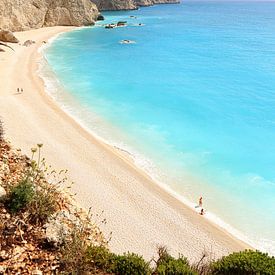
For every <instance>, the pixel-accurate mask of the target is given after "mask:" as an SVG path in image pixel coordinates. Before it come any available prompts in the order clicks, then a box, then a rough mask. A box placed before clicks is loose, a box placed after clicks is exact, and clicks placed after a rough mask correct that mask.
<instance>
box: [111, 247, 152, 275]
mask: <svg viewBox="0 0 275 275" xmlns="http://www.w3.org/2000/svg"><path fill="white" fill-rule="evenodd" d="M114 261H115V262H114V267H113V270H112V271H113V273H115V274H118V275H120V274H123V275H147V274H151V270H150V267H149V263H147V262H146V261H145V260H144V259H143V258H142V257H141V256H139V255H137V254H134V253H129V252H128V253H127V254H124V255H118V256H116V257H115V259H114Z"/></svg>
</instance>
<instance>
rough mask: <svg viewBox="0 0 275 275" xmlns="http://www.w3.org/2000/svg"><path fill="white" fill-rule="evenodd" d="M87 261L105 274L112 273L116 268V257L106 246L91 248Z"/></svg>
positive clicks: (89, 248)
mask: <svg viewBox="0 0 275 275" xmlns="http://www.w3.org/2000/svg"><path fill="white" fill-rule="evenodd" d="M85 259H86V262H87V261H88V262H89V263H90V265H92V266H93V267H95V268H97V269H100V270H104V271H105V272H112V270H114V268H115V261H116V256H115V254H113V253H111V252H110V251H109V250H108V249H107V248H106V247H104V246H93V245H92V246H89V247H88V248H87V250H86V257H85Z"/></svg>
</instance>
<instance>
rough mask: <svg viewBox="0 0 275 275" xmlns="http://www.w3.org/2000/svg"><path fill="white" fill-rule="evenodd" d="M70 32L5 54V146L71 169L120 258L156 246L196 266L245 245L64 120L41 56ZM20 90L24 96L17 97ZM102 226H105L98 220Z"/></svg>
mask: <svg viewBox="0 0 275 275" xmlns="http://www.w3.org/2000/svg"><path fill="white" fill-rule="evenodd" d="M69 30H72V28H70V27H53V28H44V29H40V30H31V31H26V32H21V33H17V34H16V36H17V37H18V38H19V40H20V41H21V43H23V42H24V41H25V40H27V39H32V40H34V41H36V44H34V45H32V46H30V47H23V46H20V45H18V44H17V45H14V44H13V45H12V46H13V47H14V49H15V52H12V51H11V50H9V49H6V52H5V53H0V116H1V117H2V120H3V121H4V127H5V131H6V138H7V139H9V140H10V141H11V142H12V143H13V145H14V146H16V147H19V148H21V149H22V150H23V152H25V153H28V154H29V152H30V148H31V147H33V146H34V145H35V144H37V143H43V144H44V147H43V155H44V156H45V157H46V159H47V162H48V163H50V164H52V165H53V167H55V168H56V169H63V168H65V169H68V170H69V175H70V179H71V180H72V181H74V182H75V185H74V190H75V191H76V192H77V200H78V202H79V203H80V205H82V206H83V207H85V208H88V207H92V211H93V212H94V213H101V212H102V211H104V213H103V214H102V215H101V217H102V218H106V219H107V224H106V225H103V226H102V229H103V231H104V233H105V234H106V235H108V234H109V233H110V232H112V235H113V237H112V240H111V242H110V247H111V249H112V250H113V251H115V252H126V251H132V252H136V253H139V254H143V255H144V256H145V257H147V258H151V257H152V255H153V254H154V253H155V251H156V247H157V246H158V245H166V246H167V247H168V248H169V249H170V251H171V252H172V253H174V254H176V255H177V254H178V253H183V254H184V255H185V256H187V257H189V258H190V259H191V260H194V259H197V258H198V257H200V256H201V254H202V252H203V251H204V250H207V251H209V252H212V253H214V255H215V256H217V257H219V256H221V255H225V254H228V253H229V252H232V251H238V250H242V249H244V248H247V247H248V245H246V244H244V243H243V242H241V241H238V240H237V239H235V238H234V237H232V236H231V235H230V234H228V233H227V232H225V231H223V230H222V229H220V228H218V227H217V226H215V225H213V224H211V223H210V222H208V221H207V220H206V219H205V218H204V217H202V216H200V215H198V214H197V213H195V212H194V211H193V210H191V209H190V208H188V207H187V206H185V205H183V204H182V203H181V202H179V201H178V200H177V199H175V198H174V197H172V196H171V195H170V194H168V193H167V192H165V191H164V190H162V189H161V188H160V187H159V186H157V185H156V184H155V183H154V182H153V181H152V180H151V179H150V178H149V177H148V176H147V175H145V174H144V173H143V172H142V171H140V170H139V169H138V168H137V167H135V166H134V165H133V164H132V163H131V161H129V160H127V159H126V158H125V157H124V156H123V155H120V153H119V152H117V150H115V149H114V148H112V147H111V146H108V145H106V144H103V143H102V142H100V141H99V140H97V139H96V138H95V137H93V136H92V135H90V134H89V133H88V132H86V131H85V130H84V129H83V128H81V127H80V125H78V124H77V123H76V122H75V121H74V120H73V119H71V118H70V117H69V116H68V115H67V114H66V113H64V112H63V111H62V110H61V109H60V108H59V107H58V106H57V104H56V103H55V102H54V101H53V100H52V99H51V98H50V97H49V96H48V95H47V94H46V92H45V91H44V85H43V82H42V80H41V79H40V78H39V77H38V75H37V66H38V64H37V60H38V58H39V54H38V52H37V49H38V48H39V47H40V46H41V45H42V41H43V40H47V39H49V38H50V37H52V36H53V35H55V34H57V33H59V32H63V31H69ZM17 87H20V88H21V87H22V88H23V89H24V92H23V93H22V94H18V95H17V94H16V89H17ZM97 219H98V220H100V218H97Z"/></svg>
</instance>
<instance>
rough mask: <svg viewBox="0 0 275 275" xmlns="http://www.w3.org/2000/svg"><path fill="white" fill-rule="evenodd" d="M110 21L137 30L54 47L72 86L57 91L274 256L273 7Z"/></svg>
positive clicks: (201, 6) (83, 36) (206, 5)
mask: <svg viewBox="0 0 275 275" xmlns="http://www.w3.org/2000/svg"><path fill="white" fill-rule="evenodd" d="M104 15H105V16H106V22H116V21H118V20H127V21H128V24H129V25H128V26H127V27H124V28H116V29H111V30H108V29H105V28H104V27H102V26H100V24H102V22H99V24H98V26H97V27H95V28H84V29H81V30H77V31H74V32H70V33H66V34H63V35H61V36H59V37H58V38H57V39H56V40H54V42H53V44H52V45H51V47H49V48H48V49H47V50H46V51H45V55H46V58H47V60H48V63H49V64H50V66H51V69H52V70H53V72H54V73H55V75H56V76H57V78H58V79H59V81H60V82H61V85H62V86H63V88H64V89H65V90H66V92H64V91H61V90H60V89H59V90H58V89H57V90H55V92H54V96H55V97H56V98H58V100H59V101H60V102H62V100H63V102H62V104H63V105H65V107H67V109H70V111H71V112H72V113H73V114H74V115H76V116H78V119H80V120H81V121H82V122H83V123H84V124H85V125H86V126H87V127H88V128H90V129H91V130H93V131H95V132H96V133H97V134H98V135H100V136H102V137H103V138H105V140H107V141H109V142H112V143H114V144H116V145H118V146H120V147H122V148H124V149H126V150H128V151H129V152H130V153H131V154H133V155H135V157H136V161H137V162H138V164H139V165H141V166H142V167H143V168H144V169H146V170H147V171H148V172H150V173H151V174H152V175H153V176H154V177H155V178H156V179H158V180H159V181H161V182H163V183H165V184H167V185H169V186H170V187H171V188H172V189H173V190H175V191H176V192H178V193H179V194H181V195H183V196H184V197H185V198H186V199H188V200H189V201H191V202H196V201H197V199H198V197H199V196H200V195H202V196H203V198H204V205H205V208H206V210H207V212H208V213H210V212H211V213H214V214H215V215H216V216H217V217H219V218H221V219H222V220H223V221H224V222H225V223H227V224H228V225H231V226H232V227H234V228H235V229H237V230H238V231H240V232H241V233H242V234H244V235H245V236H247V237H248V238H249V239H250V240H252V241H253V243H254V244H256V245H257V247H259V248H262V249H265V250H266V251H269V252H271V253H273V254H274V253H275V229H274V228H275V210H274V209H275V16H274V15H275V2H274V3H273V2H209V1H204V2H198V1H195V2H191V1H186V2H184V3H182V4H180V5H160V6H154V7H149V8H143V9H140V10H138V11H128V12H108V13H105V14H104ZM131 15H134V16H137V18H130V16H131ZM106 22H105V23H106ZM138 23H142V24H145V25H144V26H137V24H138ZM123 39H129V40H134V41H135V42H136V44H121V43H119V42H120V41H121V40H123ZM66 93H69V95H71V96H72V98H73V100H74V101H75V102H77V105H74V104H73V103H72V101H70V102H66V100H65V97H66ZM95 116H96V117H97V119H95ZM101 121H104V123H101ZM107 125H112V127H111V128H110V127H108V126H107ZM209 218H212V219H214V217H213V216H212V215H211V214H209ZM216 221H217V219H216Z"/></svg>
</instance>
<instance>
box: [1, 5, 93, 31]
mask: <svg viewBox="0 0 275 275" xmlns="http://www.w3.org/2000/svg"><path fill="white" fill-rule="evenodd" d="M97 17H98V10H97V7H96V5H95V4H94V3H92V2H91V1H90V0H55V1H52V0H24V1H23V0H1V1H0V28H2V29H8V30H11V31H22V30H28V29H33V28H41V27H45V26H57V25H62V26H87V25H92V24H94V22H95V20H96V19H97Z"/></svg>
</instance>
